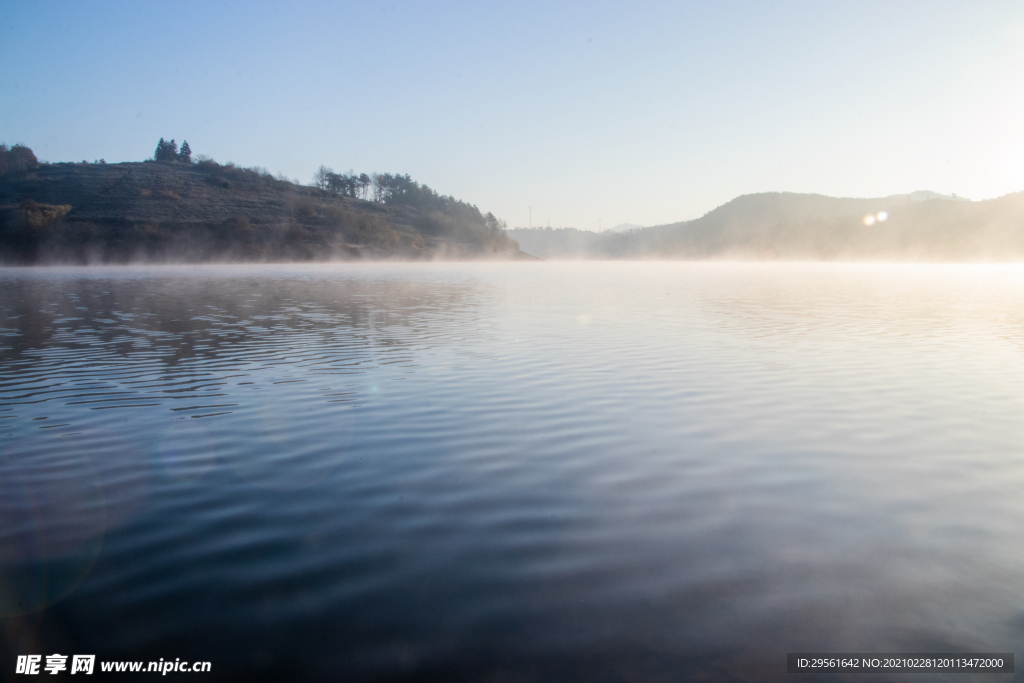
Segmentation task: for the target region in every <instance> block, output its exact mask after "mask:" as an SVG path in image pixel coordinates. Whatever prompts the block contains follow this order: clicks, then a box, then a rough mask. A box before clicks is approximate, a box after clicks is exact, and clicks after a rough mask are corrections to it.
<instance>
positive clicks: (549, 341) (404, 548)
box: [0, 263, 1024, 682]
mask: <svg viewBox="0 0 1024 683" xmlns="http://www.w3.org/2000/svg"><path fill="white" fill-rule="evenodd" d="M1022 351H1024V269H1022V268H1018V267H1011V266H1007V267H959V266H869V265H860V266H853V265H847V266H843V265H779V264H761V265H755V264H746V265H740V264H736V265H729V264H663V263H655V264H600V263H594V264H578V265H577V264H555V263H543V264H429V265H340V266H318V267H284V266H280V267H228V268H150V269H130V268H124V269H88V270H87V269H77V270H19V269H12V270H0V449H2V450H0V618H2V620H3V627H4V630H3V632H2V634H0V638H2V639H3V643H4V646H3V647H4V649H3V654H4V655H5V657H6V659H5V660H4V661H5V662H7V661H8V660H10V662H13V656H14V655H15V654H24V653H30V652H41V653H46V654H49V653H50V652H62V653H95V654H97V656H98V657H99V658H100V659H101V660H102V659H147V660H148V659H159V658H160V657H163V658H167V659H174V658H176V657H180V658H182V659H204V660H210V661H211V662H212V666H213V670H214V672H216V674H217V676H215V677H212V678H211V677H209V676H207V677H204V680H233V679H237V680H248V681H252V680H325V681H326V680H332V681H333V680H347V681H363V680H382V681H383V680H452V681H460V680H473V681H476V680H481V681H608V682H619V681H628V682H632V681H678V680H694V679H699V680H709V681H717V680H721V681H736V680H782V679H786V678H787V675H786V674H785V673H783V672H784V671H785V653H786V652H788V651H873V652H895V651H904V652H921V651H961V652H963V651H999V652H1012V651H1014V650H1015V646H1016V645H1017V644H1018V643H1020V642H1021V639H1022V637H1024V487H1022V484H1024V448H1022V446H1024V419H1022V418H1024V395H1022V390H1024V355H1022ZM4 666H5V667H6V666H7V664H4ZM12 671H13V669H12ZM8 673H9V672H5V674H4V676H6V675H8ZM193 678H194V676H193ZM907 679H908V680H920V677H907ZM997 679H998V680H1006V679H1007V676H991V675H990V676H988V677H984V678H983V680H997ZM854 680H862V681H863V680H872V679H870V678H869V677H865V676H859V677H854ZM929 680H937V678H930V679H929ZM949 680H957V681H964V680H969V677H966V676H964V675H955V676H952V677H950V679H949Z"/></svg>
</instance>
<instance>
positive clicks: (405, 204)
mask: <svg viewBox="0 0 1024 683" xmlns="http://www.w3.org/2000/svg"><path fill="white" fill-rule="evenodd" d="M413 185H415V186H416V188H417V189H419V188H420V186H418V184H415V183H413ZM422 190H423V191H421V192H419V193H418V194H417V195H416V197H417V199H416V201H413V200H412V199H411V198H404V199H403V198H402V197H395V198H394V201H391V202H387V203H384V202H370V201H363V200H360V199H355V198H352V197H345V196H340V195H338V194H335V193H331V192H327V191H325V190H320V189H317V188H313V187H305V186H301V185H296V184H294V183H290V182H287V181H281V180H277V179H275V178H273V177H271V176H270V175H269V174H266V173H260V172H257V171H254V170H248V169H241V168H236V167H234V166H232V165H226V166H222V165H220V164H217V163H214V162H209V161H206V162H202V163H198V164H181V163H160V162H155V161H146V162H141V163H120V164H43V165H41V166H39V167H38V168H37V169H36V170H34V171H33V172H31V173H28V174H22V175H21V176H19V177H10V176H8V177H4V178H0V261H2V262H7V263H52V262H66V263H122V262H128V261H144V262H208V261H307V260H328V259H393V258H401V259H432V258H456V259H466V258H500V259H510V258H511V259H514V258H531V257H530V256H528V255H526V254H523V253H522V252H520V251H519V248H518V245H517V244H516V243H515V242H514V241H512V240H510V239H509V238H508V237H507V236H506V234H505V232H504V230H503V229H502V225H501V224H500V222H498V221H497V220H496V219H494V217H493V216H491V215H490V214H488V215H487V216H484V215H482V214H481V213H480V211H479V210H477V209H476V207H474V206H471V205H469V204H465V203H464V202H459V201H457V200H454V199H452V198H450V197H439V196H438V195H436V193H433V192H432V191H430V190H429V188H422Z"/></svg>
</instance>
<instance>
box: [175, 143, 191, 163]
mask: <svg viewBox="0 0 1024 683" xmlns="http://www.w3.org/2000/svg"><path fill="white" fill-rule="evenodd" d="M178 161H182V162H184V163H186V164H191V163H192V148H191V147H189V146H188V140H185V141H183V142H182V143H181V151H180V152H178Z"/></svg>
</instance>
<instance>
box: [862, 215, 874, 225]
mask: <svg viewBox="0 0 1024 683" xmlns="http://www.w3.org/2000/svg"><path fill="white" fill-rule="evenodd" d="M874 224H875V217H874V216H864V225H874Z"/></svg>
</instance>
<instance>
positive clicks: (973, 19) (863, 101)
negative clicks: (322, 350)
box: [0, 0, 1024, 230]
mask: <svg viewBox="0 0 1024 683" xmlns="http://www.w3.org/2000/svg"><path fill="white" fill-rule="evenodd" d="M1022 84H1024V3H1022V2H1020V1H1019V0H1013V1H1003V2H984V1H975V2H962V1H957V2H945V1H944V0H929V1H927V2H900V1H899V0H889V1H888V2H871V1H859V2H820V0H816V1H813V2H771V1H769V0H761V1H759V2H730V1H728V0H724V1H715V2H709V1H705V2H666V3H634V2H631V3H625V2H621V1H620V2H614V3H610V2H609V3H606V2H551V0H547V1H545V2H532V1H525V2H524V1H523V0H518V1H516V2H487V3H480V2H445V1H444V0H431V1H429V2H427V1H422V2H404V1H401V2H358V3H356V2H353V3H346V2H330V3H328V2H293V3H286V2H258V1H255V0H251V1H249V2H244V3H243V2H237V3H235V2H209V1H206V2H183V1H180V0H176V1H175V2H159V1H156V0H153V1H151V2H149V1H148V2H143V3H140V2H103V1H101V0H89V1H88V2H58V1H52V2H23V1H21V0H17V1H15V0H0V93H2V97H0V141H3V142H7V143H8V144H14V143H23V144H26V145H28V146H29V147H31V148H32V149H33V150H35V152H36V153H37V155H38V156H39V158H40V159H43V160H46V161H52V162H56V161H81V160H89V161H92V160H94V159H99V158H104V159H105V160H106V161H107V162H114V161H140V160H142V159H144V158H147V157H150V156H152V154H153V151H154V149H155V147H156V143H157V141H158V140H159V138H161V137H165V138H168V139H170V138H174V139H175V140H176V141H177V142H178V143H180V142H181V141H182V140H188V142H189V145H190V147H191V148H192V150H193V152H194V153H195V154H206V155H208V156H210V157H213V158H214V159H216V160H217V161H220V162H222V163H223V162H228V161H231V162H234V163H236V164H239V165H242V166H263V167H266V168H267V169H269V170H270V171H271V172H272V173H275V174H277V173H283V174H285V175H287V176H288V177H290V178H296V179H298V180H300V181H302V182H304V183H309V182H310V181H311V179H312V175H313V173H314V171H315V170H316V169H317V167H318V166H320V165H321V164H323V165H326V166H328V167H330V168H332V169H334V170H335V171H337V172H347V171H349V170H354V171H356V172H366V173H371V172H392V173H408V174H410V175H411V176H412V177H413V178H414V179H415V180H418V181H420V182H422V183H426V184H427V185H429V186H430V187H432V188H434V189H436V190H438V191H439V192H441V193H442V194H450V195H453V196H455V197H457V198H459V199H463V200H465V201H468V202H470V203H473V204H476V205H477V206H479V207H480V209H481V210H482V211H485V212H486V211H492V212H494V213H495V214H496V215H497V216H499V217H501V218H503V219H505V220H506V221H507V222H508V224H509V226H510V227H517V226H522V227H525V226H527V225H528V224H531V223H532V225H533V226H534V227H536V226H544V225H550V226H552V227H562V226H566V227H569V226H571V227H577V228H580V229H586V230H597V229H599V228H601V229H607V228H610V227H612V226H614V225H617V224H620V223H635V224H639V225H656V224H663V223H670V222H675V221H679V220H687V219H691V218H696V217H699V216H701V215H703V214H704V213H706V212H707V211H710V210H711V209H713V208H715V207H716V206H719V205H721V204H723V203H725V202H727V201H729V200H730V199H732V198H734V197H736V196H738V195H742V194H749V193H754V192H771V191H788V192H813V193H820V194H826V195H831V196H844V197H876V196H885V195H890V194H900V193H905V192H912V191H915V190H932V191H936V192H940V193H943V194H957V195H959V196H962V197H969V198H972V199H985V198H991V197H996V196H1001V195H1004V194H1007V193H1010V192H1018V191H1021V190H1024V87H1022Z"/></svg>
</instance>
